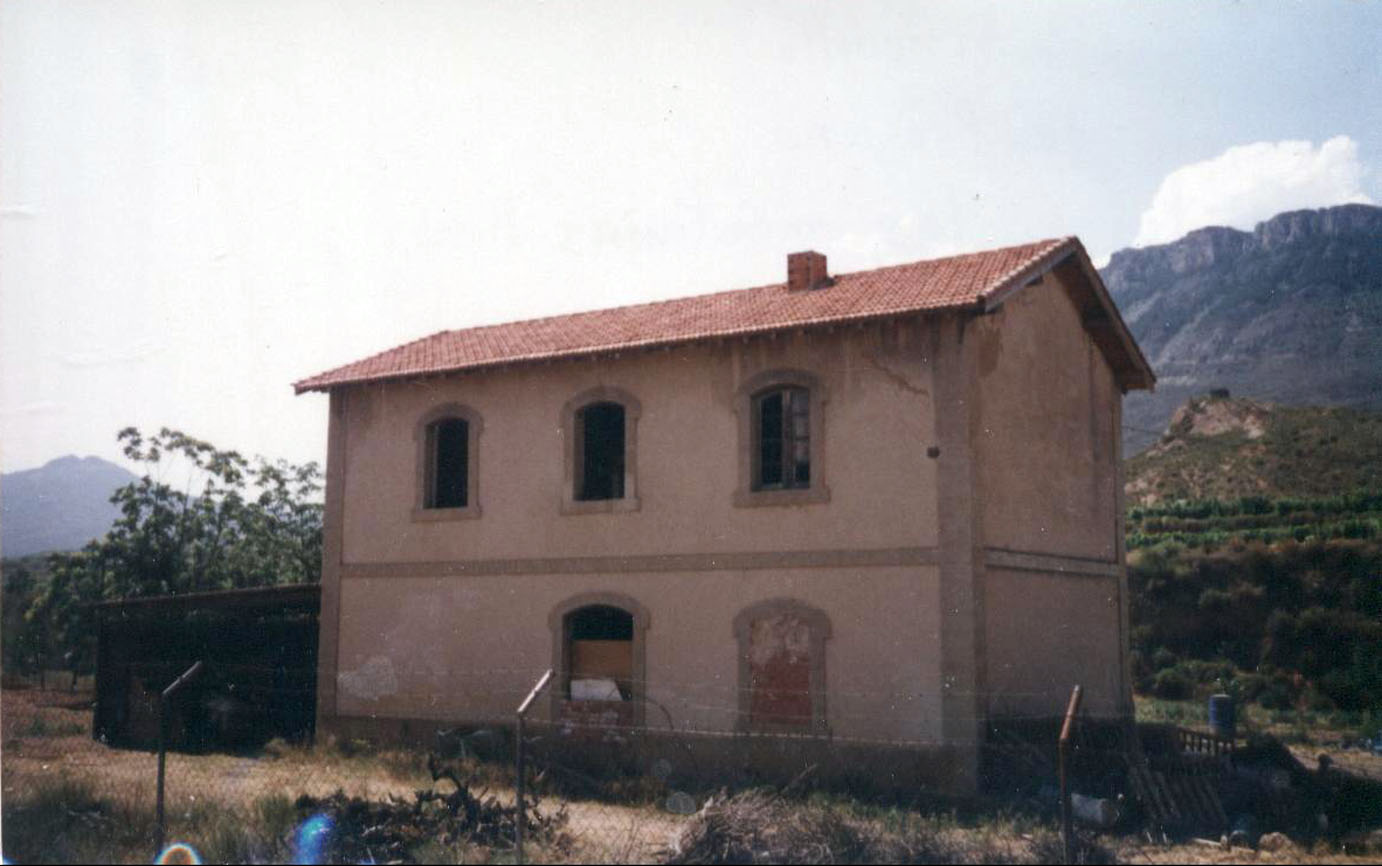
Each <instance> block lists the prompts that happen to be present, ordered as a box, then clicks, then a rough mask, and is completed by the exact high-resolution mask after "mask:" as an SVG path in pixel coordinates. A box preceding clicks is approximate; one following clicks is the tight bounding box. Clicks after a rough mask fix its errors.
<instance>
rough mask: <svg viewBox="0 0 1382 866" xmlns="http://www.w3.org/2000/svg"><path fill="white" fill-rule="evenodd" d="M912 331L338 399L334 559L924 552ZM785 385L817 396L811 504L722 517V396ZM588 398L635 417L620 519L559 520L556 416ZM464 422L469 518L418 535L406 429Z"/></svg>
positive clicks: (582, 365)
mask: <svg viewBox="0 0 1382 866" xmlns="http://www.w3.org/2000/svg"><path fill="white" fill-rule="evenodd" d="M927 344H928V343H927V340H926V339H925V333H924V331H923V330H922V329H921V328H920V327H918V326H915V325H904V326H898V325H888V326H884V327H881V328H880V326H870V327H868V328H867V329H861V330H856V329H853V328H851V329H847V330H842V331H838V332H835V334H833V335H827V336H825V337H821V336H813V337H812V338H810V339H809V340H808V339H807V338H805V337H802V336H799V335H798V336H794V337H784V338H780V339H777V340H755V341H753V342H752V343H742V342H738V341H734V342H727V343H723V344H720V345H718V346H697V347H691V348H684V349H677V350H673V351H669V352H653V353H634V354H630V355H627V356H625V357H623V358H621V359H616V360H600V361H577V362H566V363H561V364H552V365H543V366H528V367H517V368H512V369H509V370H504V371H498V372H493V373H476V374H470V375H465V376H453V377H445V378H437V379H433V380H427V381H424V382H420V383H411V384H393V385H381V386H366V387H356V388H351V389H349V390H348V391H346V392H345V401H346V435H345V455H344V479H345V495H344V533H343V543H344V561H345V562H346V563H370V562H405V561H412V562H420V561H451V560H471V559H502V558H543V557H564V556H609V555H615V554H618V555H639V554H668V553H715V552H734V551H775V550H821V549H838V548H846V547H847V548H850V549H870V548H895V547H910V546H934V545H935V543H936V529H935V527H936V516H935V505H934V496H932V495H928V494H930V493H931V492H932V491H934V489H935V466H934V462H933V461H931V460H928V459H927V458H926V455H925V443H927V442H928V441H929V440H930V438H931V436H932V423H933V422H932V418H931V414H930V404H929V402H928V400H927V399H926V394H927V393H929V390H930V381H929V376H930V368H929V366H928V364H927V362H926V359H925V352H926V347H927ZM774 369H800V370H805V371H808V372H810V373H813V374H814V375H816V376H818V377H820V379H821V380H822V381H823V382H824V384H825V387H826V389H827V395H828V401H829V402H828V403H827V404H826V406H825V411H824V416H825V417H824V429H823V430H821V431H816V434H815V435H824V437H825V461H824V463H825V465H824V466H821V467H813V472H814V471H823V473H824V480H825V483H826V484H827V485H828V487H829V489H830V502H829V503H828V504H823V505H810V506H799V507H797V506H794V507H772V508H736V507H733V506H732V498H733V494H734V491H735V488H736V485H737V484H738V478H737V474H738V471H739V469H738V462H737V459H738V451H739V444H738V436H739V433H738V427H737V423H738V422H737V415H736V414H735V408H736V407H735V400H734V398H735V393H736V389H737V388H738V387H739V385H740V384H741V383H742V382H744V381H745V380H746V379H748V378H749V377H751V376H753V375H755V374H757V373H759V372H762V371H765V370H774ZM596 386H610V387H617V388H620V389H623V390H624V391H627V392H628V393H630V394H632V395H633V396H634V397H635V398H637V399H638V400H639V401H640V403H641V404H642V414H641V417H640V419H639V421H638V428H637V461H638V466H637V493H638V499H639V507H638V509H637V510H636V511H632V512H615V513H609V514H580V515H571V514H563V513H562V512H561V509H560V508H559V504H560V501H561V496H562V490H563V472H564V464H563V460H564V449H565V448H566V447H567V445H566V443H564V442H563V440H562V430H561V425H560V418H561V411H562V407H563V405H564V404H565V403H566V402H567V401H568V400H570V399H571V398H572V397H573V396H575V395H577V394H578V393H580V392H582V391H584V390H586V389H588V388H592V387H596ZM448 402H459V403H464V404H466V405H468V406H470V407H471V408H473V409H474V410H475V411H476V412H478V413H479V414H480V416H481V417H482V418H483V422H484V432H483V433H482V434H481V436H480V441H479V446H478V447H479V454H478V461H479V463H478V471H479V482H478V484H479V490H478V500H479V504H480V507H481V510H482V512H483V516H482V517H481V518H480V519H478V520H462V521H444V522H430V523H418V522H414V521H413V520H412V518H411V514H412V509H413V506H414V502H415V498H416V495H417V472H416V466H417V444H416V442H415V440H414V431H415V427H416V423H417V420H418V419H419V418H420V417H421V416H422V415H423V413H425V412H426V411H427V410H429V409H431V408H433V407H434V406H437V405H439V404H443V403H448Z"/></svg>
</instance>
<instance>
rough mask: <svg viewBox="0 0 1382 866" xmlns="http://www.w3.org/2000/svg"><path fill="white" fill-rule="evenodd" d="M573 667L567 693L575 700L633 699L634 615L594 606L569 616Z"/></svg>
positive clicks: (610, 607)
mask: <svg viewBox="0 0 1382 866" xmlns="http://www.w3.org/2000/svg"><path fill="white" fill-rule="evenodd" d="M566 620H567V623H566V634H567V640H568V641H569V642H570V666H569V668H568V669H567V671H566V673H567V677H566V684H565V685H566V692H567V694H568V696H569V697H570V698H571V700H573V701H581V700H604V701H627V700H631V699H632V698H633V614H631V613H629V612H628V611H626V610H623V609H622V608H617V607H614V606H612V605H608V604H592V605H589V606H587V607H583V608H580V609H579V610H574V611H572V612H571V613H569V614H567V615H566Z"/></svg>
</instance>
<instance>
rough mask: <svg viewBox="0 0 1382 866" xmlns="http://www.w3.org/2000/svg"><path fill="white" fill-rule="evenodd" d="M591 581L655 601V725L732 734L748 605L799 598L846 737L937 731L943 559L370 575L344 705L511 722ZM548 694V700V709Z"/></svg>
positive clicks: (540, 709)
mask: <svg viewBox="0 0 1382 866" xmlns="http://www.w3.org/2000/svg"><path fill="white" fill-rule="evenodd" d="M587 592H617V593H622V594H624V595H627V596H630V597H632V598H634V599H635V600H637V601H638V602H639V603H641V604H642V605H643V606H645V607H646V608H647V609H648V612H649V627H648V629H647V632H646V636H645V639H646V647H647V649H646V653H647V659H646V662H647V669H646V670H647V695H648V697H650V698H651V699H652V701H654V702H656V703H655V704H653V705H651V706H649V707H648V709H647V723H648V726H649V727H650V728H654V729H665V728H666V726H667V723H666V716H665V715H663V713H662V712H661V710H659V709H658V707H657V704H661V705H662V706H663V707H665V708H666V709H667V712H668V713H669V714H670V715H671V719H672V723H673V724H674V725H675V727H676V729H677V730H678V731H733V730H735V726H736V721H737V719H736V707H737V691H736V690H737V688H738V687H739V683H738V670H739V668H738V656H737V652H738V643H737V641H736V638H735V635H734V632H733V629H732V623H733V620H734V617H735V615H736V614H737V613H739V611H741V610H743V609H744V608H746V607H748V606H750V605H752V604H754V603H756V602H759V601H763V600H767V599H774V598H780V597H783V596H787V597H791V598H793V599H796V600H798V601H801V602H805V603H807V604H810V605H813V606H815V607H818V608H820V609H822V610H824V611H825V612H826V613H827V616H828V617H829V619H830V625H831V637H830V639H829V640H828V641H826V677H827V684H828V695H827V720H828V723H829V725H830V729H831V731H832V733H833V734H835V735H836V736H841V737H862V738H876V739H885V740H889V741H906V742H913V743H916V742H934V741H935V740H936V739H937V738H938V732H939V718H938V715H939V694H938V693H939V682H940V674H939V670H938V660H937V657H936V654H935V652H934V651H933V647H934V644H935V639H936V632H937V630H938V628H939V612H938V609H937V605H936V598H937V576H936V570H935V569H934V568H926V567H921V568H870V569H864V570H838V569H828V568H824V569H823V568H815V569H791V570H773V569H762V570H752V571H742V572H735V571H722V572H709V573H705V572H700V573H658V574H618V575H510V576H502V577H472V578H455V577H443V578H436V577H395V578H356V579H351V580H347V581H345V583H344V585H343V587H342V619H341V633H340V634H341V643H340V677H339V683H340V692H339V710H340V712H341V713H342V714H344V715H348V716H371V715H379V716H386V717H395V718H414V719H437V720H439V721H441V722H483V721H488V720H501V721H511V720H512V715H513V710H514V707H515V706H516V705H517V703H518V702H519V701H520V700H521V699H522V697H523V695H524V694H525V693H526V692H527V690H528V689H529V688H531V686H532V683H533V681H534V680H535V679H536V677H537V676H538V674H539V673H540V672H541V671H542V670H544V669H546V668H547V667H548V665H549V664H550V663H551V659H552V642H553V635H552V632H551V630H550V628H549V626H548V616H549V613H550V612H551V611H552V610H553V609H554V608H556V607H557V606H558V605H559V604H561V603H562V602H563V601H564V600H566V599H568V598H570V597H572V596H575V595H578V594H582V593H587ZM549 711H550V703H549V702H548V701H541V702H539V703H538V704H537V705H536V710H535V717H536V718H545V717H547V716H548V714H549Z"/></svg>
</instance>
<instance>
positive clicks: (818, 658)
mask: <svg viewBox="0 0 1382 866" xmlns="http://www.w3.org/2000/svg"><path fill="white" fill-rule="evenodd" d="M784 613H787V614H792V615H793V616H796V617H797V618H799V619H801V620H802V621H803V622H805V623H806V625H807V628H809V629H810V630H811V678H810V689H811V721H810V723H809V724H807V725H804V726H803V725H783V724H755V723H754V721H753V669H752V665H751V664H750V662H749V649H750V647H749V642H750V641H751V640H752V637H753V624H754V622H756V621H758V620H760V619H763V618H765V617H769V616H780V615H782V614H784ZM830 636H831V626H830V617H829V616H828V615H827V614H826V612H825V611H823V610H821V609H820V608H818V607H815V606H814V605H810V604H807V603H806V602H804V601H800V600H798V599H795V598H770V599H767V600H765V601H760V602H757V603H756V604H752V605H749V606H748V607H746V608H744V609H743V610H741V611H739V613H738V615H736V616H735V617H734V637H735V639H736V640H737V641H738V643H739V714H738V716H739V717H738V729H739V730H740V731H741V732H744V733H773V734H806V733H809V734H815V735H818V736H827V737H828V736H830V717H829V716H828V715H827V707H826V679H825V651H826V647H825V642H826V641H828V640H830Z"/></svg>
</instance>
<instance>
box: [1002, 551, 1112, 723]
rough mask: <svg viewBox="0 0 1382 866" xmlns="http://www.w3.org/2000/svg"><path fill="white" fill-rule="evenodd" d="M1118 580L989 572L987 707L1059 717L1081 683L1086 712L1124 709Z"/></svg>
mask: <svg viewBox="0 0 1382 866" xmlns="http://www.w3.org/2000/svg"><path fill="white" fill-rule="evenodd" d="M1118 604H1119V600H1118V580H1117V578H1114V577H1094V576H1089V575H1069V574H1052V573H1040V572H1034V571H1012V570H1007V569H996V568H990V569H988V573H987V575H986V580H985V593H984V608H985V612H986V614H987V628H986V633H985V638H986V641H987V645H988V648H989V653H988V659H989V663H988V685H989V694H990V701H989V709H990V711H991V712H992V713H993V714H994V715H995V716H1000V717H1001V716H1009V717H1012V716H1018V717H1022V716H1055V715H1058V714H1059V713H1060V712H1061V710H1062V709H1063V708H1064V706H1065V704H1066V702H1067V701H1068V700H1069V698H1070V690H1071V688H1072V687H1073V686H1075V685H1077V684H1078V685H1080V686H1081V687H1082V688H1083V691H1084V698H1083V708H1084V711H1085V712H1086V713H1088V714H1090V715H1093V716H1102V717H1110V716H1116V715H1118V714H1119V713H1120V712H1121V710H1122V703H1121V702H1122V699H1123V698H1122V673H1121V669H1120V665H1119V657H1118V653H1117V647H1118V642H1119V639H1120V638H1119V630H1118Z"/></svg>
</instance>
